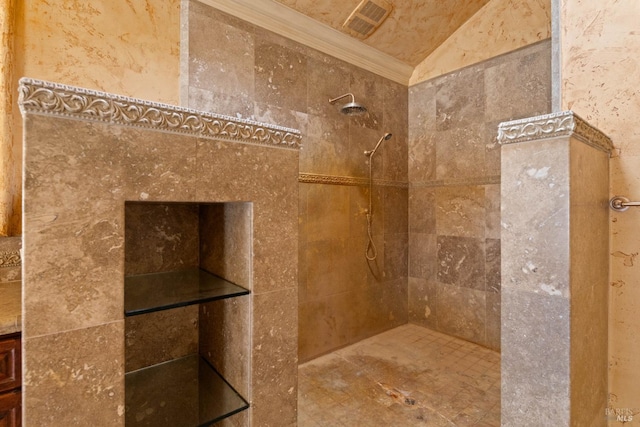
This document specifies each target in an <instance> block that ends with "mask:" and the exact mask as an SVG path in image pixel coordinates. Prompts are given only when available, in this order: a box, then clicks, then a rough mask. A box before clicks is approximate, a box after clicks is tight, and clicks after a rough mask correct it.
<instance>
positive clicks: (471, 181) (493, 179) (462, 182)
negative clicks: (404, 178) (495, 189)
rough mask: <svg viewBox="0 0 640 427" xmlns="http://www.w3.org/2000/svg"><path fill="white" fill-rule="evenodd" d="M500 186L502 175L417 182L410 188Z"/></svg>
mask: <svg viewBox="0 0 640 427" xmlns="http://www.w3.org/2000/svg"><path fill="white" fill-rule="evenodd" d="M491 184H500V175H488V176H482V177H477V178H457V179H456V178H451V179H438V180H435V181H417V182H412V183H411V184H410V187H412V188H421V187H459V186H470V185H491Z"/></svg>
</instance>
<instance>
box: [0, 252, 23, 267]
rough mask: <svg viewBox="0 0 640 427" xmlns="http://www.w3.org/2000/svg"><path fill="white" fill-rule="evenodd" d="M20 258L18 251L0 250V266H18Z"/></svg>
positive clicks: (20, 261) (20, 263)
mask: <svg viewBox="0 0 640 427" xmlns="http://www.w3.org/2000/svg"><path fill="white" fill-rule="evenodd" d="M20 265H22V259H21V257H20V251H0V268H4V267H20Z"/></svg>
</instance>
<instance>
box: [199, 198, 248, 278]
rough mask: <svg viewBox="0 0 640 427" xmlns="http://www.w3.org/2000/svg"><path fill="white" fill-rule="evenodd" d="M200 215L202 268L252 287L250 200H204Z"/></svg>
mask: <svg viewBox="0 0 640 427" xmlns="http://www.w3.org/2000/svg"><path fill="white" fill-rule="evenodd" d="M198 218H199V240H200V242H199V243H200V245H199V261H200V264H199V265H200V267H201V268H203V269H205V270H207V271H209V272H210V273H213V274H215V275H217V276H220V277H222V278H224V279H226V280H228V281H230V282H232V283H235V284H236V285H238V286H242V287H243V288H245V289H249V290H251V289H252V285H253V284H252V281H251V262H252V259H251V257H252V253H253V252H252V247H253V245H252V241H251V237H252V232H253V223H252V221H253V209H252V205H251V203H215V204H204V203H203V204H200V206H199V216H198Z"/></svg>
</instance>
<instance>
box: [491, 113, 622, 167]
mask: <svg viewBox="0 0 640 427" xmlns="http://www.w3.org/2000/svg"><path fill="white" fill-rule="evenodd" d="M558 136H574V137H576V138H577V139H579V140H580V141H582V142H584V143H585V144H587V145H590V146H592V147H594V148H596V149H598V150H600V151H604V152H605V153H607V154H609V156H611V155H612V153H613V149H614V147H613V143H612V142H611V138H609V137H608V136H607V135H605V134H604V133H603V132H602V131H600V130H598V129H597V128H595V127H593V126H591V125H590V124H589V123H587V122H586V121H585V120H583V119H582V118H581V117H580V116H578V115H577V114H576V113H574V112H573V111H561V112H558V113H552V114H544V115H541V116H535V117H529V118H525V119H519V120H512V121H508V122H503V123H500V125H499V126H498V142H499V143H500V144H501V145H505V144H516V143H519V142H527V141H534V140H537V139H547V138H555V137H558Z"/></svg>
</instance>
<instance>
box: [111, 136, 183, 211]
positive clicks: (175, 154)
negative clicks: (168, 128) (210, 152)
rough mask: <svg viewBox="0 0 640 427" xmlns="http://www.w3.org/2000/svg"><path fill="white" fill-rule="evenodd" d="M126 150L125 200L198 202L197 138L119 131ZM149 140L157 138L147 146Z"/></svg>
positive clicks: (124, 166) (124, 165)
mask: <svg viewBox="0 0 640 427" xmlns="http://www.w3.org/2000/svg"><path fill="white" fill-rule="evenodd" d="M117 135H118V139H119V141H120V143H121V144H122V145H123V146H124V147H125V152H124V156H125V157H124V159H125V160H126V161H125V162H124V163H123V171H124V174H125V177H126V178H125V180H126V185H125V188H124V197H125V198H126V199H127V200H139V201H192V200H194V198H195V186H196V175H195V173H194V171H195V167H196V138H184V137H183V136H180V135H174V134H164V133H160V134H159V135H153V136H151V135H149V134H148V132H143V131H139V130H137V129H129V128H124V129H119V130H118V133H117ZM145 138H153V140H151V141H148V143H146V144H144V143H142V141H143V140H144V139H145Z"/></svg>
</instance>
